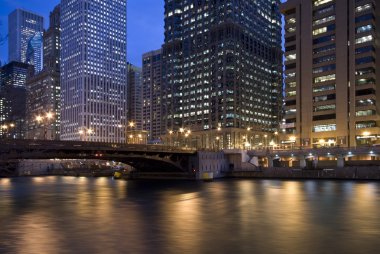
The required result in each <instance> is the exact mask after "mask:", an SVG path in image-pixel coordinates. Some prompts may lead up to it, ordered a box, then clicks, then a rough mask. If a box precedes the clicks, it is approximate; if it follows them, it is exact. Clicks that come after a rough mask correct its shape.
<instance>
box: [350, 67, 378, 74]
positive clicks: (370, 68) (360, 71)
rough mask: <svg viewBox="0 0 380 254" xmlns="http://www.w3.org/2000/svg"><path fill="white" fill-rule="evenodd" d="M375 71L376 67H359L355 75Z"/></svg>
mask: <svg viewBox="0 0 380 254" xmlns="http://www.w3.org/2000/svg"><path fill="white" fill-rule="evenodd" d="M371 73H375V69H374V68H373V67H369V68H362V69H357V70H356V72H355V75H357V76H358V75H365V74H371Z"/></svg>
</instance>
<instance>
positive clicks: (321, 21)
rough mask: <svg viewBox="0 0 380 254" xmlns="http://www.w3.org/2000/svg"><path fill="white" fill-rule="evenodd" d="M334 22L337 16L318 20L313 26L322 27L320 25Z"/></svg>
mask: <svg viewBox="0 0 380 254" xmlns="http://www.w3.org/2000/svg"><path fill="white" fill-rule="evenodd" d="M332 20H335V15H332V16H328V17H325V18H322V19H317V20H315V21H313V25H314V26H317V25H320V24H323V23H326V22H330V21H332Z"/></svg>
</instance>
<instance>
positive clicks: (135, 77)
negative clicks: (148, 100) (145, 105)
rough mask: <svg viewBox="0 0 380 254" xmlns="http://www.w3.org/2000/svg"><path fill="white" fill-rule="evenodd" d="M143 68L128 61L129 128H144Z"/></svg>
mask: <svg viewBox="0 0 380 254" xmlns="http://www.w3.org/2000/svg"><path fill="white" fill-rule="evenodd" d="M141 78H142V77H141V68H139V67H137V66H134V65H132V64H130V63H128V82H127V83H128V88H127V94H128V99H127V101H128V114H127V119H128V122H129V123H130V124H132V125H133V127H132V126H130V125H129V124H128V126H129V127H128V128H133V129H135V130H142V90H141V88H142V87H141V86H142V84H141V82H142V80H141Z"/></svg>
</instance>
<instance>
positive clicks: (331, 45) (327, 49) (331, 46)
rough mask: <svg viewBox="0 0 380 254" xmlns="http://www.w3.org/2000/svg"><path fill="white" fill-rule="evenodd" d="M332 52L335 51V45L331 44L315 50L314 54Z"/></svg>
mask: <svg viewBox="0 0 380 254" xmlns="http://www.w3.org/2000/svg"><path fill="white" fill-rule="evenodd" d="M330 50H335V44H330V45H327V46H323V47H320V48H315V49H313V54H319V53H324V52H327V51H330Z"/></svg>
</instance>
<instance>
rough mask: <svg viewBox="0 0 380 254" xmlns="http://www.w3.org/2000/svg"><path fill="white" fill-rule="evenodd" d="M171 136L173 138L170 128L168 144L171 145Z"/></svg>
mask: <svg viewBox="0 0 380 254" xmlns="http://www.w3.org/2000/svg"><path fill="white" fill-rule="evenodd" d="M172 138H173V131H172V130H170V131H169V146H172V143H173V140H172Z"/></svg>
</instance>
